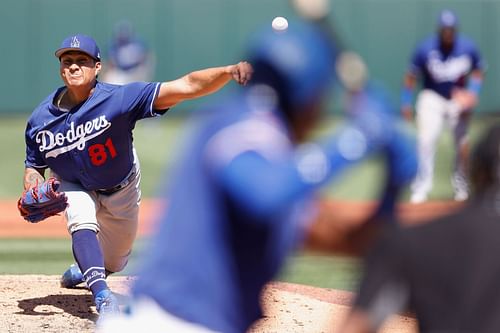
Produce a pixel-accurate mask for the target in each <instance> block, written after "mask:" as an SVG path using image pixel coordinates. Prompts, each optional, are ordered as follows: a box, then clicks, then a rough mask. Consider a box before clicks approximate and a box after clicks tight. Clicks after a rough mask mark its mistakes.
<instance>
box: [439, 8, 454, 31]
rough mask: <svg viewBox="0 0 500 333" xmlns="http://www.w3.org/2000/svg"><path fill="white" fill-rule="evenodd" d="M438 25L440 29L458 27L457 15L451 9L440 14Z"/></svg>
mask: <svg viewBox="0 0 500 333" xmlns="http://www.w3.org/2000/svg"><path fill="white" fill-rule="evenodd" d="M438 25H439V27H440V28H454V27H456V26H457V25H458V17H457V15H456V14H455V13H454V12H452V11H451V10H449V9H445V10H443V11H441V13H439V18H438Z"/></svg>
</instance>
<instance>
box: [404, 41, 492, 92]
mask: <svg viewBox="0 0 500 333" xmlns="http://www.w3.org/2000/svg"><path fill="white" fill-rule="evenodd" d="M482 68H483V63H482V60H481V56H480V54H479V51H478V49H477V47H476V46H475V44H474V43H473V42H472V41H471V40H470V39H468V38H466V37H463V36H460V35H459V36H457V37H456V38H455V43H454V46H453V49H452V50H451V52H449V53H445V52H443V51H442V50H441V47H440V43H439V38H438V37H437V36H433V37H430V38H428V39H426V40H424V41H423V42H422V43H420V44H419V45H418V47H417V48H416V50H415V52H414V54H413V57H412V61H411V65H410V72H412V73H413V74H415V75H420V76H421V77H422V80H423V88H424V89H431V90H433V91H435V92H437V93H438V94H440V95H441V96H443V97H444V98H447V99H449V98H450V96H451V91H452V89H453V88H454V87H465V86H466V83H467V81H466V80H467V77H468V75H469V74H470V73H471V71H473V70H475V69H482Z"/></svg>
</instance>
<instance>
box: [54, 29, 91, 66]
mask: <svg viewBox="0 0 500 333" xmlns="http://www.w3.org/2000/svg"><path fill="white" fill-rule="evenodd" d="M70 51H78V52H83V53H86V54H88V55H89V56H91V57H92V58H94V59H95V60H98V61H101V52H100V51H99V47H98V46H97V43H96V42H95V40H94V39H93V38H92V37H90V36H87V35H81V34H77V35H73V36H69V37H67V38H66V39H64V40H63V41H62V43H61V46H60V47H59V49H57V51H56V52H55V55H56V57H57V58H60V57H61V56H62V55H63V54H64V53H66V52H70Z"/></svg>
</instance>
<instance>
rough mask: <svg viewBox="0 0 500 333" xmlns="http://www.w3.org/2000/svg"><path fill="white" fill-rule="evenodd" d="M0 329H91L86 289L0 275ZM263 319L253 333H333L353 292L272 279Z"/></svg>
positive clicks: (122, 288) (401, 328) (407, 324)
mask: <svg viewBox="0 0 500 333" xmlns="http://www.w3.org/2000/svg"><path fill="white" fill-rule="evenodd" d="M108 281H109V284H110V287H111V289H112V290H113V291H114V292H115V293H117V294H118V297H119V300H120V299H121V300H122V301H124V302H125V300H126V294H127V287H128V285H129V282H130V278H128V277H110V278H109V279H108ZM0 290H2V293H1V294H0V332H9V333H31V332H44V333H48V332H53V333H60V332H78V333H90V332H93V331H94V328H95V321H96V320H97V313H96V310H95V306H94V304H93V301H92V297H91V294H90V292H89V291H88V290H87V289H85V288H79V289H63V288H61V287H59V277H58V276H49V275H2V276H0ZM262 299H263V304H264V312H265V313H264V318H262V319H261V320H260V321H258V322H257V323H256V324H255V326H254V327H253V328H252V329H251V330H250V332H252V333H263V332H265V333H272V332H276V333H278V332H279V333H281V332H297V333H298V332H307V333H311V332H318V333H319V332H335V331H336V330H337V329H338V326H339V324H340V323H341V321H342V319H343V317H344V316H345V314H346V313H347V310H348V306H349V303H350V301H351V299H352V294H351V293H349V292H345V291H338V290H330V289H321V288H314V287H308V286H302V285H296V284H289V283H271V284H269V286H268V287H267V288H266V290H265V292H264V293H263V297H262ZM384 332H403V333H404V332H415V321H414V320H413V319H410V318H406V317H401V316H397V317H395V318H394V319H393V320H392V321H391V322H390V323H389V324H388V325H387V326H386V329H385V330H384Z"/></svg>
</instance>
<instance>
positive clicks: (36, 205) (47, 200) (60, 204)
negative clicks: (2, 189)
mask: <svg viewBox="0 0 500 333" xmlns="http://www.w3.org/2000/svg"><path fill="white" fill-rule="evenodd" d="M59 185H60V182H59V181H58V180H57V179H55V178H52V177H51V178H49V179H47V180H46V181H44V182H43V183H41V184H39V185H38V184H37V185H36V186H34V187H33V188H31V189H29V190H26V191H24V192H23V195H22V196H21V198H20V199H19V200H18V202H17V208H18V209H19V212H20V213H21V216H22V217H24V219H25V220H26V221H28V222H31V223H38V222H40V221H42V220H45V219H46V218H47V217H50V216H52V215H57V214H59V213H60V212H62V211H64V210H65V209H66V207H67V206H68V203H67V201H68V198H67V197H66V194H65V193H64V192H57V189H58V188H59Z"/></svg>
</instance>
